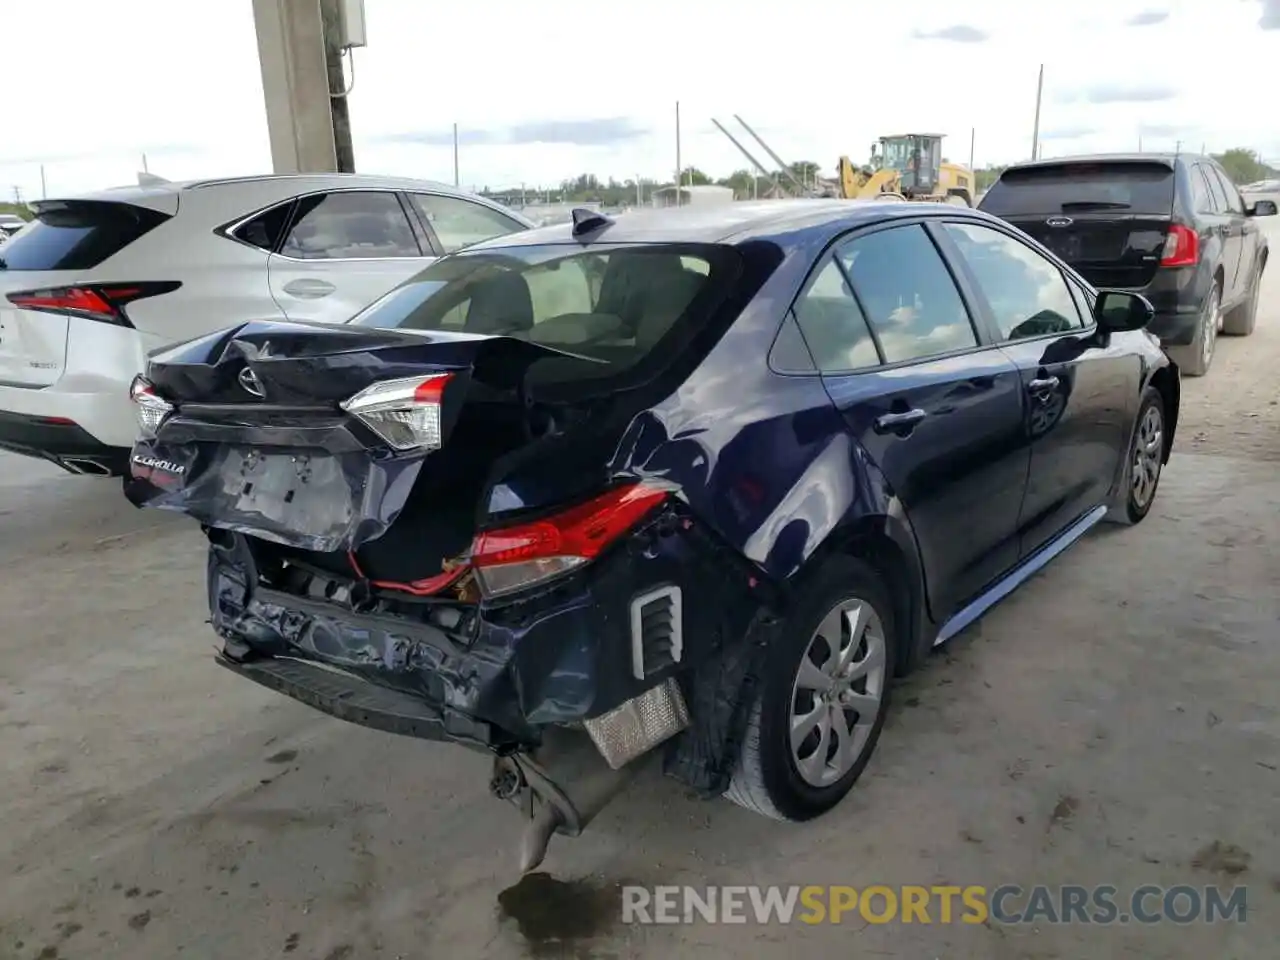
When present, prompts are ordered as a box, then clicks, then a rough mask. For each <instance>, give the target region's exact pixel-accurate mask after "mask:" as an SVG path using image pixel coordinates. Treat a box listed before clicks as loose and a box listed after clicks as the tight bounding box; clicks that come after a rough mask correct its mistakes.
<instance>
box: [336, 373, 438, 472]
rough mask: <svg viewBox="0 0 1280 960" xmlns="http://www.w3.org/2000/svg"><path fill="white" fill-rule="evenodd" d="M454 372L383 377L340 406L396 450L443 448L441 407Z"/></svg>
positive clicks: (426, 451)
mask: <svg viewBox="0 0 1280 960" xmlns="http://www.w3.org/2000/svg"><path fill="white" fill-rule="evenodd" d="M451 377H452V374H448V373H437V374H433V375H432V376H429V377H406V378H404V379H401V380H383V381H380V382H378V383H372V384H370V385H369V386H367V387H365V388H364V389H363V390H361V391H360V392H359V393H357V394H356V395H355V396H353V397H351V398H350V399H348V400H344V401H342V403H341V404H340V406H341V407H342V409H343V410H346V411H347V412H348V413H350V414H351V415H352V416H354V417H357V418H359V420H360V421H361V422H362V423H364V425H365V426H367V427H368V428H369V429H370V430H372V431H373V432H374V433H376V434H377V435H378V436H379V437H381V438H382V439H383V440H385V441H386V442H387V443H388V444H389V445H390V446H392V447H394V448H395V449H396V450H420V451H423V452H425V453H430V452H431V451H433V450H439V449H440V444H441V442H442V438H441V428H440V407H441V401H442V400H443V398H444V389H445V387H446V386H447V385H448V383H449V380H450V378H451Z"/></svg>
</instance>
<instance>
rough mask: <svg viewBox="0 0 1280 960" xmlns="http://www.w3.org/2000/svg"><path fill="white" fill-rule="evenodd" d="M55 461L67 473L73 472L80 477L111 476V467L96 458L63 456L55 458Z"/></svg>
mask: <svg viewBox="0 0 1280 960" xmlns="http://www.w3.org/2000/svg"><path fill="white" fill-rule="evenodd" d="M54 462H55V463H57V464H58V466H60V467H62V469H64V470H66V471H67V472H69V473H74V474H76V475H77V476H82V477H86V476H87V477H109V476H111V468H110V467H108V466H106V465H105V464H103V463H99V462H98V461H97V460H89V459H85V458H82V457H64V458H62V459H61V460H55V461H54Z"/></svg>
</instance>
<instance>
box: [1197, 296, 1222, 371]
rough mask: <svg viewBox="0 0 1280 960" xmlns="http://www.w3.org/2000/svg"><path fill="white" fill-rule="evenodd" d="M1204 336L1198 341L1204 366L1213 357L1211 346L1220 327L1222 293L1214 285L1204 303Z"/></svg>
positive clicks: (1215, 340)
mask: <svg viewBox="0 0 1280 960" xmlns="http://www.w3.org/2000/svg"><path fill="white" fill-rule="evenodd" d="M1203 322H1204V337H1203V339H1202V340H1201V341H1200V359H1201V360H1203V361H1204V366H1206V367H1208V366H1209V361H1210V360H1212V359H1213V348H1214V346H1215V345H1216V344H1217V341H1218V331H1219V330H1221V329H1222V322H1223V316H1222V294H1221V293H1219V292H1218V288H1217V287H1214V288H1213V289H1212V290H1211V291H1209V297H1208V299H1207V300H1206V301H1205V305H1204V321H1203Z"/></svg>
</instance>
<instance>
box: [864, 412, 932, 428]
mask: <svg viewBox="0 0 1280 960" xmlns="http://www.w3.org/2000/svg"><path fill="white" fill-rule="evenodd" d="M928 415H929V414H928V413H926V412H925V411H923V410H920V409H915V410H904V411H902V412H901V413H886V414H882V415H881V416H878V417H876V423H875V430H876V433H895V432H897V431H903V432H907V431H910V430H911V428H913V427H914V426H915V425H916V424H917V423H919V422H920V421H921V420H923V419H924V418H925V417H927V416H928Z"/></svg>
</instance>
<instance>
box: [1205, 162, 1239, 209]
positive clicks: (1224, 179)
mask: <svg viewBox="0 0 1280 960" xmlns="http://www.w3.org/2000/svg"><path fill="white" fill-rule="evenodd" d="M1209 170H1210V171H1211V172H1212V173H1213V175H1214V176H1215V177H1217V178H1218V183H1219V185H1220V186H1221V187H1222V193H1223V195H1224V196H1225V197H1226V198H1227V210H1229V211H1230V212H1231V213H1238V214H1240V215H1241V216H1243V215H1244V202H1243V201H1242V200H1241V199H1240V191H1239V190H1237V189H1236V185H1235V184H1234V183H1232V182H1231V178H1230V177H1228V176H1227V174H1226V172H1225V171H1224V170H1223V169H1222V168H1221V167H1218V166H1211V167H1210V168H1209Z"/></svg>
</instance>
